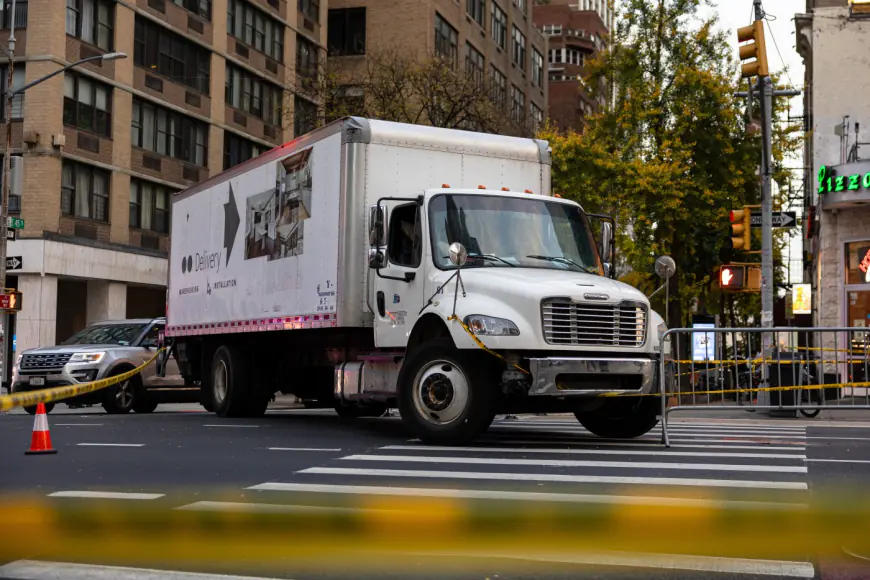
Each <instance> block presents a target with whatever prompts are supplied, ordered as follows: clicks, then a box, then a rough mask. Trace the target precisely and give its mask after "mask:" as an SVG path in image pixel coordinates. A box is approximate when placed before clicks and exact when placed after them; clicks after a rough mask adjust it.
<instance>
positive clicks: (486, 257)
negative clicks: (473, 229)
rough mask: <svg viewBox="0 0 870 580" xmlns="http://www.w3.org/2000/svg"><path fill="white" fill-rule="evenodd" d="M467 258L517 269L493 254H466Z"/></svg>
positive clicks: (514, 265)
mask: <svg viewBox="0 0 870 580" xmlns="http://www.w3.org/2000/svg"><path fill="white" fill-rule="evenodd" d="M468 257H469V258H477V259H479V260H488V261H490V262H493V261H494V262H501V263H503V264H507V265H508V266H510V267H511V268H516V267H517V265H516V264H514V263H512V262H508V261H507V260H505V259H504V258H500V257H498V256H496V255H495V254H468ZM449 258H450V256H443V259H445V260H447V259H449Z"/></svg>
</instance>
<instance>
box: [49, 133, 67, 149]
mask: <svg viewBox="0 0 870 580" xmlns="http://www.w3.org/2000/svg"><path fill="white" fill-rule="evenodd" d="M51 144H52V145H54V146H55V147H63V146H64V145H66V135H64V134H63V133H55V134H54V135H52V136H51Z"/></svg>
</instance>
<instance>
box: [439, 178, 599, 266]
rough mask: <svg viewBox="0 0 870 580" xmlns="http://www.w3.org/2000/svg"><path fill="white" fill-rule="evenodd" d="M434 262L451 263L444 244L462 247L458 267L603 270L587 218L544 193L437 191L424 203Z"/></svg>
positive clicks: (442, 264) (440, 264)
mask: <svg viewBox="0 0 870 580" xmlns="http://www.w3.org/2000/svg"><path fill="white" fill-rule="evenodd" d="M429 223H430V227H431V236H432V248H433V250H432V251H433V254H434V256H435V264H436V265H437V266H438V267H439V268H442V269H448V268H455V266H453V264H451V263H450V259H449V257H448V248H449V247H450V244H452V243H453V242H459V243H461V244H462V245H463V246H465V249H466V250H467V251H468V262H467V263H466V266H464V267H466V268H467V267H493V268H511V267H522V268H550V269H554V270H571V271H574V272H587V273H590V274H598V275H603V273H602V271H601V266H600V262H599V259H598V251H597V248H596V247H595V243H594V240H593V238H592V232H591V230H590V227H589V222H588V221H587V220H586V216H585V215H584V213H583V211H582V210H581V209H580V208H579V207H577V206H574V205H568V204H565V203H560V202H555V201H547V200H546V199H545V198H541V197H532V196H531V195H530V196H529V197H528V198H515V197H500V196H493V195H474V194H460V195H446V194H445V195H438V196H436V197H434V198H433V199H432V201H431V202H430V204H429Z"/></svg>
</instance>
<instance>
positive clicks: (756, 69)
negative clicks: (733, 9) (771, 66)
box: [737, 20, 769, 78]
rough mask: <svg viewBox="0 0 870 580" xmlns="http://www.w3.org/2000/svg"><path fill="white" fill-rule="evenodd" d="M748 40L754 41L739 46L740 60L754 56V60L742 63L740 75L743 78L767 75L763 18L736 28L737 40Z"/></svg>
mask: <svg viewBox="0 0 870 580" xmlns="http://www.w3.org/2000/svg"><path fill="white" fill-rule="evenodd" d="M750 40H753V41H755V42H750V43H749V44H744V45H742V46H741V47H740V49H739V50H740V60H741V61H746V60H749V59H751V58H754V59H755V60H754V61H750V62H744V63H743V67H742V71H741V76H743V78H749V77H754V76H759V77H766V76H769V71H768V68H767V46H766V44H765V42H764V20H756V21H755V22H753V23H752V24H750V25H749V26H744V27H742V28H738V29H737V41H738V42H747V41H750Z"/></svg>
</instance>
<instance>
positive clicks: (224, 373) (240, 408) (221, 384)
mask: <svg viewBox="0 0 870 580" xmlns="http://www.w3.org/2000/svg"><path fill="white" fill-rule="evenodd" d="M245 371H246V368H245V360H244V357H243V356H242V355H241V353H240V352H239V351H238V350H237V349H235V348H232V347H229V346H222V347H220V348H219V349H217V351H216V352H215V353H214V359H212V363H211V381H210V385H211V403H212V406H213V408H214V412H215V413H217V415H218V416H219V417H244V416H245V414H246V413H247V411H248V404H247V396H248V392H247V389H246V388H245V380H246V377H247V373H246V372H245Z"/></svg>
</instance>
